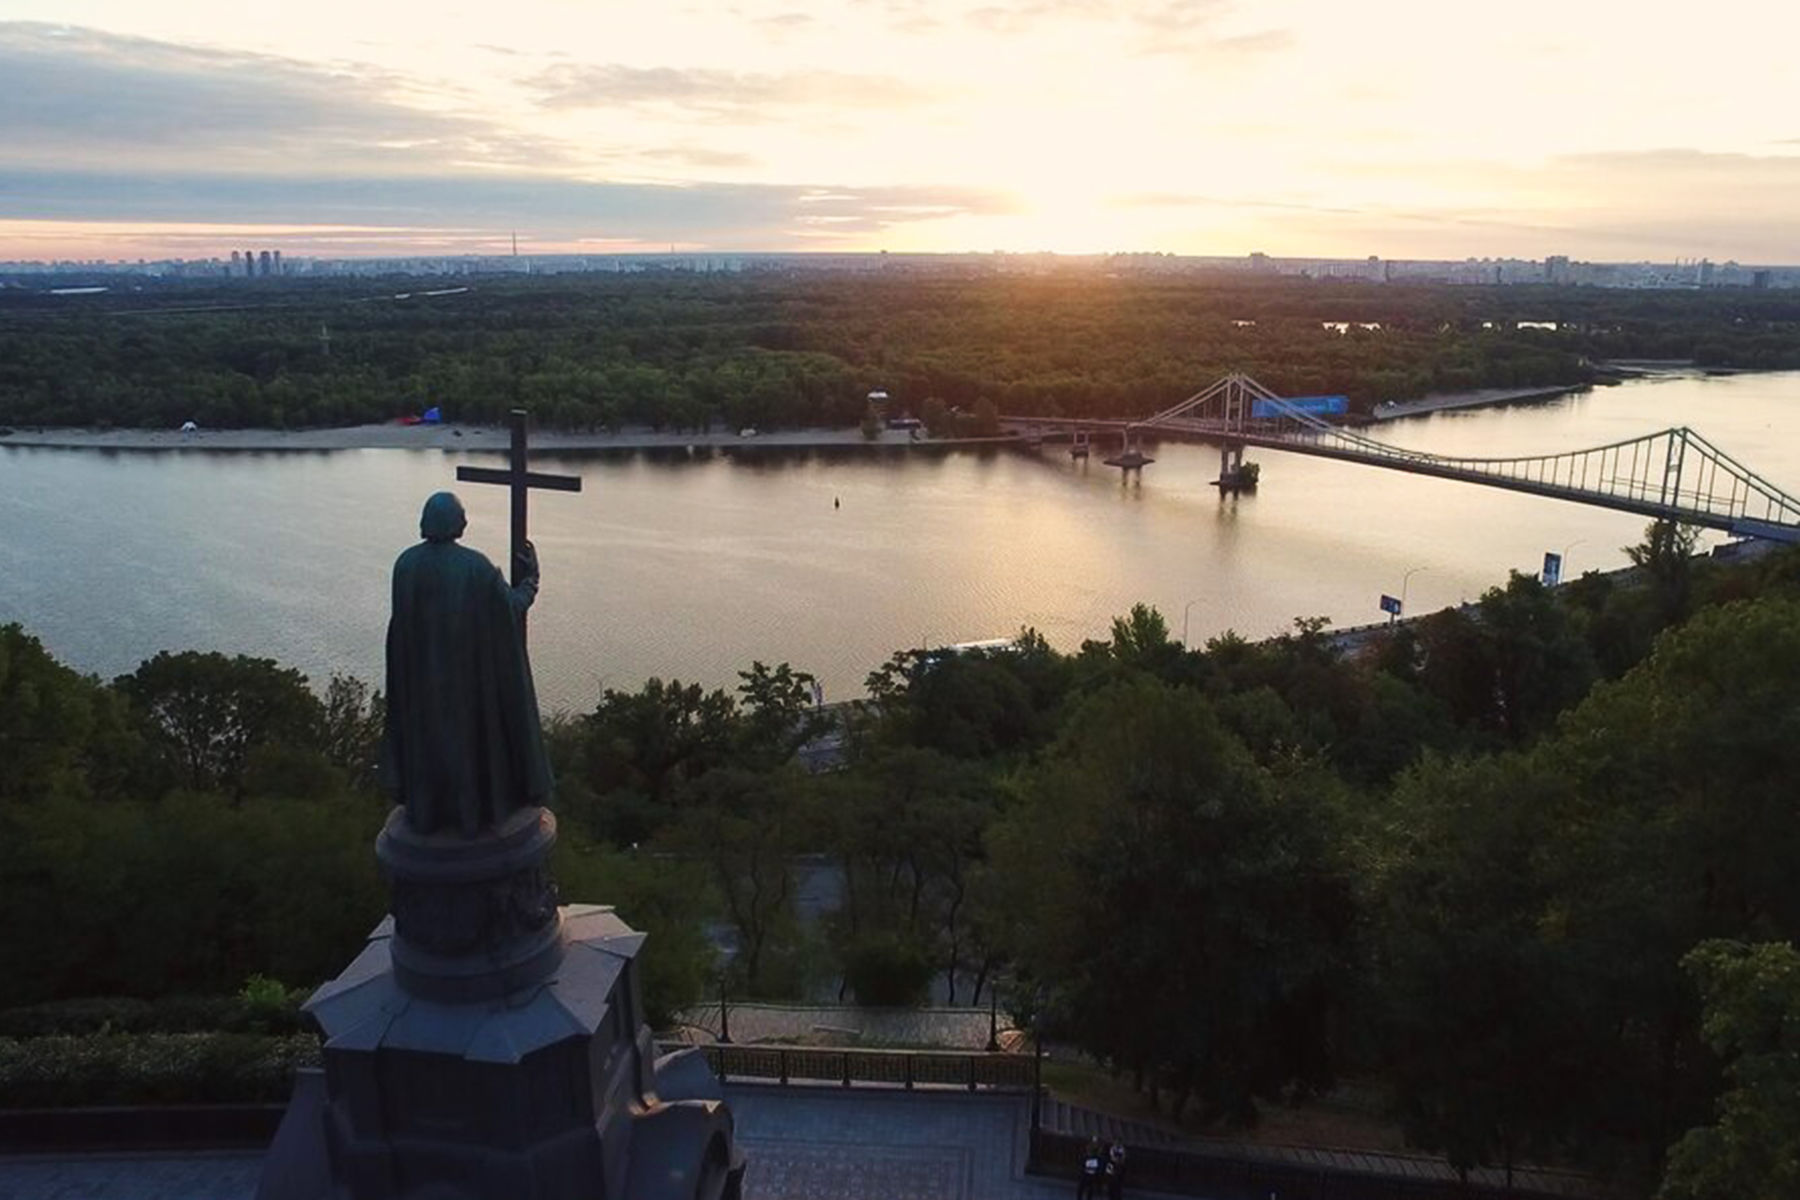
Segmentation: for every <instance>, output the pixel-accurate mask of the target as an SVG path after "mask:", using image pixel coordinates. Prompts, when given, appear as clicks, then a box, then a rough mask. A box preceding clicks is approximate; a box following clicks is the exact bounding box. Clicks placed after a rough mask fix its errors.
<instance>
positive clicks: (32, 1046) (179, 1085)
mask: <svg viewBox="0 0 1800 1200" xmlns="http://www.w3.org/2000/svg"><path fill="white" fill-rule="evenodd" d="M318 1061H319V1043H318V1039H316V1038H314V1037H312V1036H310V1035H306V1034H290V1035H288V1036H285V1037H262V1036H257V1035H254V1034H243V1033H148V1034H121V1033H104V1034H94V1035H90V1036H86V1037H66V1036H62V1035H52V1036H49V1037H38V1038H31V1039H29V1040H18V1039H13V1038H0V1096H4V1097H5V1098H6V1103H7V1105H8V1106H12V1107H18V1108H73V1107H85V1106H94V1105H110V1104H246V1103H257V1102H262V1101H280V1100H285V1099H286V1098H287V1097H288V1094H289V1093H290V1092H291V1091H292V1090H293V1081H294V1071H295V1069H296V1068H298V1067H302V1066H313V1065H317V1063H318Z"/></svg>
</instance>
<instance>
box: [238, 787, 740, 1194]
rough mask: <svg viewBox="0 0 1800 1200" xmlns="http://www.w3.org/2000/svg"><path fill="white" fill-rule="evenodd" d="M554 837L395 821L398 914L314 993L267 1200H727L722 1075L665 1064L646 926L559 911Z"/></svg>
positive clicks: (540, 816) (388, 834)
mask: <svg viewBox="0 0 1800 1200" xmlns="http://www.w3.org/2000/svg"><path fill="white" fill-rule="evenodd" d="M397 811H398V810H397ZM554 840H555V822H554V820H553V819H552V818H550V816H549V814H548V813H547V812H544V811H543V810H541V809H539V810H530V811H529V813H528V814H519V815H516V817H515V819H514V820H509V821H508V822H507V823H506V824H505V825H504V826H502V827H501V828H499V829H497V830H495V831H493V834H492V836H485V835H484V837H482V838H480V839H475V840H473V841H469V840H463V839H455V838H420V837H418V836H417V835H414V834H412V833H411V832H410V831H409V830H407V829H405V827H404V818H403V817H401V818H400V824H399V825H398V826H397V825H396V821H395V820H390V821H389V823H388V828H387V829H386V830H385V831H384V832H383V834H382V837H381V840H380V842H379V843H378V846H379V851H378V852H379V854H380V856H381V859H382V862H383V863H384V864H385V865H386V866H387V867H388V869H389V871H390V873H391V874H392V876H393V882H394V916H393V917H390V918H389V919H387V920H384V921H383V922H382V923H381V925H379V926H378V927H377V928H376V929H375V931H374V933H373V934H371V935H370V938H369V942H368V944H367V945H366V946H365V947H364V949H363V951H362V953H361V954H360V955H358V956H357V958H356V960H355V961H354V962H352V963H351V964H350V966H349V967H348V968H346V969H345V971H344V973H343V974H342V975H340V976H339V977H338V978H337V979H336V980H334V981H332V982H331V983H328V984H326V985H325V986H323V987H321V988H320V989H319V990H318V991H317V992H316V993H314V995H313V997H312V999H311V1000H309V1001H308V1002H307V1006H306V1007H307V1011H308V1012H310V1013H311V1014H312V1015H313V1016H314V1017H315V1018H316V1019H317V1020H318V1022H319V1025H320V1027H321V1029H322V1031H323V1033H324V1037H325V1048H324V1060H325V1063H324V1070H323V1072H322V1074H321V1073H312V1074H311V1075H310V1076H309V1077H305V1078H302V1080H301V1081H300V1083H299V1085H298V1086H297V1088H296V1090H295V1095H294V1100H293V1102H292V1103H291V1104H290V1105H289V1108H288V1113H287V1116H286V1117H285V1118H284V1119H283V1122H282V1126H281V1129H280V1131H279V1133H278V1134H277V1135H276V1139H275V1142H274V1144H273V1145H272V1146H271V1147H270V1151H269V1156H268V1159H267V1161H266V1164H265V1166H264V1172H263V1179H262V1185H261V1187H260V1189H259V1190H258V1197H259V1200H327V1198H329V1200H451V1198H460V1197H467V1198H469V1200H475V1198H481V1200H625V1198H629V1200H735V1198H736V1197H737V1196H738V1195H739V1191H740V1188H741V1181H742V1175H743V1159H742V1156H741V1154H740V1153H739V1151H738V1150H737V1147H736V1144H735V1140H734V1137H733V1124H732V1119H731V1113H730V1111H729V1109H728V1108H727V1107H726V1106H725V1103H724V1101H723V1098H722V1095H721V1094H720V1092H719V1087H718V1083H717V1081H716V1080H715V1079H713V1077H712V1076H711V1073H710V1072H708V1071H706V1070H704V1063H701V1064H699V1066H700V1068H701V1069H700V1070H695V1065H696V1064H695V1063H694V1062H692V1061H691V1060H690V1055H692V1054H694V1053H696V1052H687V1053H685V1054H680V1055H671V1056H669V1057H667V1058H665V1059H663V1060H661V1061H658V1060H657V1058H656V1051H655V1044H654V1042H653V1041H652V1040H651V1036H650V1031H649V1028H648V1027H647V1026H646V1025H644V1024H643V1020H642V1015H641V1014H642V1005H641V1001H640V999H639V993H638V984H637V964H636V955H637V952H638V949H639V948H640V947H641V946H642V945H643V942H644V935H643V934H641V933H636V932H634V931H633V930H632V929H631V928H630V927H629V926H627V925H626V924H625V923H624V922H623V921H622V920H620V919H619V918H618V917H617V916H616V915H614V913H613V911H612V909H610V908H605V907H599V906H595V905H571V906H568V907H564V908H561V909H558V908H557V907H556V906H555V904H554V890H553V886H552V885H551V884H550V882H549V877H548V874H547V872H546V871H545V870H544V860H545V856H547V854H548V852H549V848H550V845H551V844H552V843H553V842H554ZM478 846H480V847H484V848H485V852H483V853H469V851H473V850H475V849H476V847H478Z"/></svg>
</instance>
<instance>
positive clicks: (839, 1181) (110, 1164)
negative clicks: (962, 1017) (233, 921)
mask: <svg viewBox="0 0 1800 1200" xmlns="http://www.w3.org/2000/svg"><path fill="white" fill-rule="evenodd" d="M727 1094H728V1095H729V1097H730V1100H731V1106H732V1110H733V1112H734V1113H735V1114H736V1116H737V1127H738V1134H739V1136H740V1137H741V1138H742V1139H743V1143H744V1149H745V1151H746V1153H748V1154H749V1156H750V1170H749V1174H748V1175H747V1176H746V1177H745V1185H746V1186H745V1198H746V1200H1068V1198H1069V1197H1070V1196H1072V1195H1074V1186H1073V1185H1072V1184H1067V1183H1056V1182H1045V1181H1042V1180H1037V1179H1027V1178H1026V1177H1025V1175H1024V1164H1025V1149H1026V1136H1027V1133H1028V1130H1029V1126H1030V1110H1029V1101H1028V1100H1027V1099H1026V1098H1025V1097H1023V1096H970V1095H966V1094H943V1093H935V1094H931V1095H919V1094H916V1093H915V1094H910V1095H909V1094H907V1093H904V1092H885V1093H875V1092H860V1091H859V1092H851V1093H845V1092H842V1091H838V1090H835V1089H816V1090H815V1089H809V1088H775V1087H757V1086H736V1087H732V1088H730V1089H728V1093H727ZM261 1167H262V1160H261V1156H260V1155H256V1154H186V1155H143V1154H139V1155H86V1156H80V1157H64V1158H48V1157H4V1156H0V1200H251V1197H253V1196H254V1195H255V1193H256V1180H257V1176H258V1173H259V1172H260V1170H261ZM1128 1194H1130V1193H1128Z"/></svg>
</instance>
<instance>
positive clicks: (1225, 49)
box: [1205, 29, 1295, 55]
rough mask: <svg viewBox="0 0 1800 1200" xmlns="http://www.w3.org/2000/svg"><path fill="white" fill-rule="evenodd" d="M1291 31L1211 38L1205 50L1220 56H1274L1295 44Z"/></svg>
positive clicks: (1269, 30)
mask: <svg viewBox="0 0 1800 1200" xmlns="http://www.w3.org/2000/svg"><path fill="white" fill-rule="evenodd" d="M1294 40H1295V39H1294V32H1293V30H1291V29H1260V30H1257V31H1256V32H1255V33H1236V34H1232V35H1231V36H1229V37H1216V38H1209V39H1207V41H1206V43H1205V48H1206V49H1207V50H1209V51H1213V52H1215V53H1218V54H1229V55H1252V54H1273V53H1275V52H1277V51H1280V50H1286V49H1288V48H1289V47H1290V46H1292V45H1293V44H1294Z"/></svg>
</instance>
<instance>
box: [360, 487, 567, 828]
mask: <svg viewBox="0 0 1800 1200" xmlns="http://www.w3.org/2000/svg"><path fill="white" fill-rule="evenodd" d="M467 524H468V518H467V517H466V516H465V515H464V513H463V506H462V502H461V501H460V500H458V499H457V498H456V496H455V495H454V494H452V493H450V492H438V493H437V494H436V495H434V496H432V497H431V498H430V499H429V500H427V501H426V502H425V511H424V514H423V515H422V516H421V517H420V520H419V533H420V535H421V536H422V537H423V538H424V541H422V542H420V543H419V544H418V545H416V546H413V547H411V548H409V549H407V550H405V551H404V552H402V553H401V555H400V557H399V558H398V559H396V560H395V562H394V587H393V604H394V607H393V615H392V617H391V618H390V619H389V621H388V633H387V723H386V728H385V730H384V734H383V738H382V747H381V778H382V783H383V785H384V786H385V787H386V788H387V790H388V793H389V795H390V796H391V797H392V798H393V800H394V802H395V803H396V804H399V805H403V806H404V807H405V809H406V818H407V825H408V826H409V827H410V828H411V829H412V831H413V832H414V833H417V834H423V835H429V834H435V833H439V832H442V831H446V830H453V831H458V832H460V833H461V834H462V835H463V836H464V837H470V838H472V837H475V836H476V835H477V834H479V833H481V832H482V831H483V830H485V829H489V828H491V827H493V826H496V825H498V824H500V823H501V822H502V821H504V820H505V819H506V818H507V817H508V816H509V815H511V814H512V813H513V812H515V811H517V810H518V809H521V808H525V807H536V806H538V805H543V804H547V803H548V802H549V800H550V788H551V778H550V764H549V761H548V759H547V758H546V757H545V755H544V737H543V731H542V729H541V728H540V726H539V723H538V706H537V694H536V690H535V689H534V688H533V687H532V683H531V664H530V662H529V661H528V660H527V658H526V656H525V638H524V630H523V622H524V616H525V610H526V609H528V608H530V607H531V602H532V600H533V599H535V598H536V596H537V588H538V567H537V553H536V551H535V550H534V549H533V548H532V545H531V543H530V542H525V543H524V544H523V546H522V547H521V548H520V549H519V551H518V552H517V557H518V560H519V561H518V562H516V563H515V564H514V568H515V569H514V578H515V579H516V580H517V582H516V583H515V584H513V585H511V586H509V585H508V584H507V582H506V580H505V579H504V578H502V577H501V574H500V572H499V570H498V569H497V568H495V566H494V564H493V563H491V562H489V561H488V559H487V556H486V555H484V554H482V553H481V552H480V551H478V550H471V549H469V548H468V547H466V546H459V545H457V544H456V539H457V538H459V537H461V536H462V532H463V529H464V528H465V527H466V526H467Z"/></svg>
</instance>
